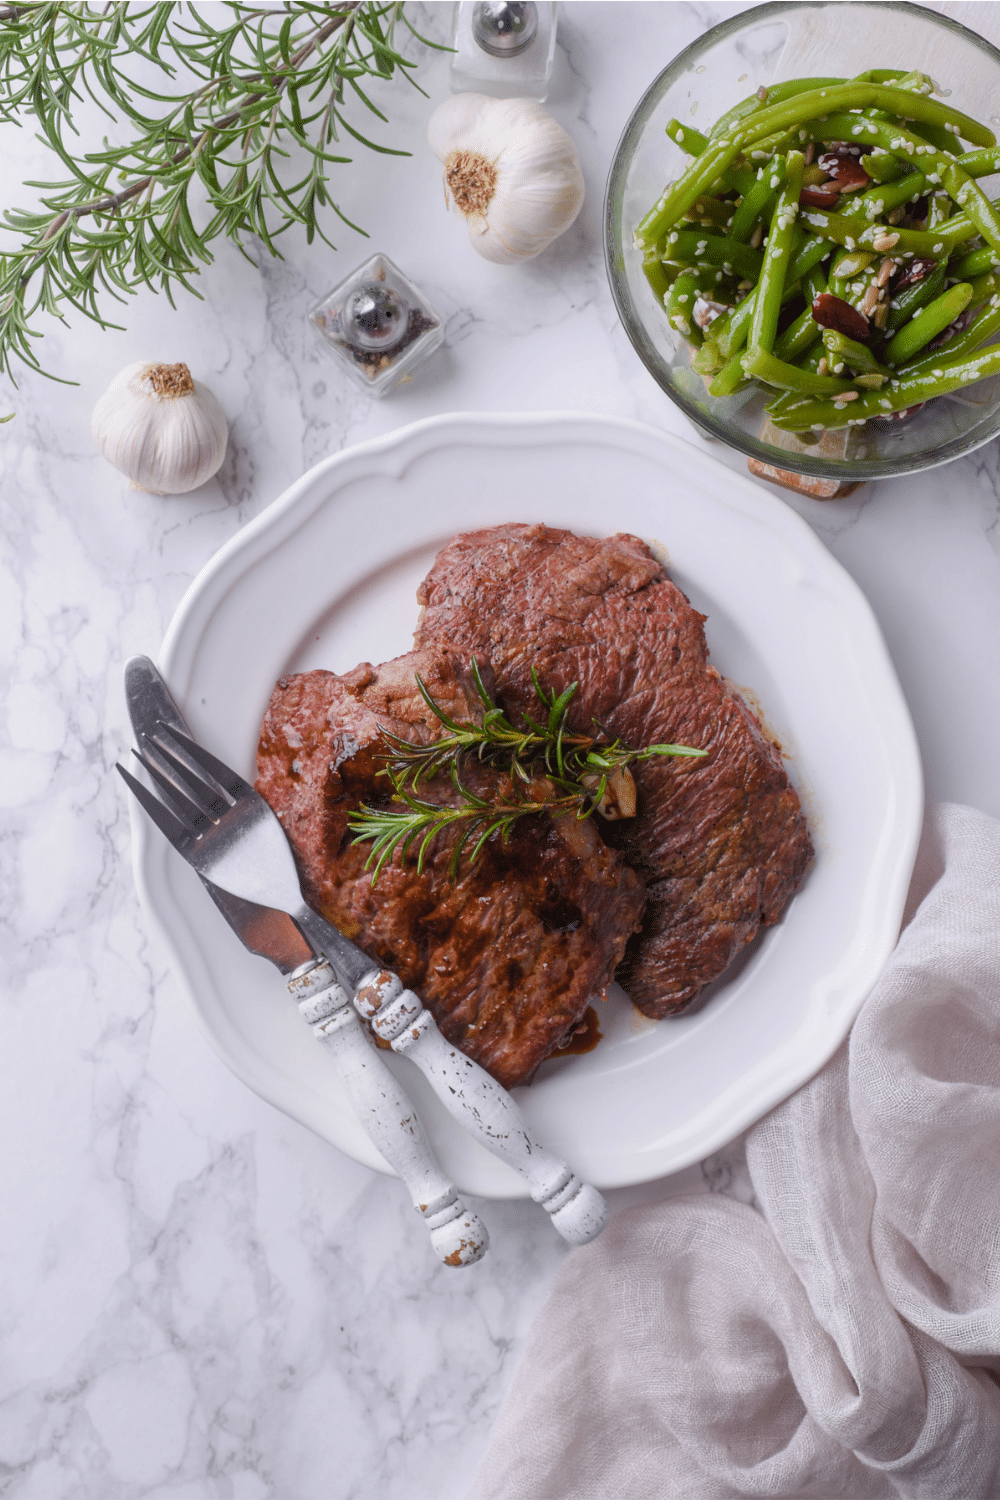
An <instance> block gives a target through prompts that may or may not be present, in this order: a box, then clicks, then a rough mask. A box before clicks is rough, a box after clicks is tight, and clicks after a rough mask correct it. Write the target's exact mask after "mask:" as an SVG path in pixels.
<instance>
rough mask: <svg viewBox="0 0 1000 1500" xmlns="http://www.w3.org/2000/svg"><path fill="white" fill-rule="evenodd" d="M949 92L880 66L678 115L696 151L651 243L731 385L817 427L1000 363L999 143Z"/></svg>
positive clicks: (677, 306) (657, 264)
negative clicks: (695, 122)
mask: <svg viewBox="0 0 1000 1500" xmlns="http://www.w3.org/2000/svg"><path fill="white" fill-rule="evenodd" d="M934 91H935V84H934V82H933V80H932V79H930V78H928V77H927V75H926V74H925V73H918V72H912V73H903V72H902V71H900V70H896V69H886V68H877V69H872V70H871V71H869V72H866V73H862V74H861V75H860V76H859V77H857V78H853V79H842V78H796V79H792V80H790V81H788V82H785V83H778V84H773V85H771V86H770V87H769V88H760V89H758V91H757V93H756V94H753V95H751V96H750V97H749V98H748V99H744V100H743V101H742V102H741V103H740V104H737V105H736V106H735V107H734V108H733V109H731V110H729V112H728V113H727V114H725V115H723V116H722V118H721V119H720V120H718V121H717V122H716V124H715V125H714V127H713V128H712V131H711V133H710V134H709V135H708V136H705V135H703V134H702V133H701V132H700V131H698V130H695V129H693V128H692V127H691V126H689V125H683V126H682V125H681V124H679V123H678V121H676V120H671V122H670V123H669V125H668V126H667V134H668V135H669V136H670V138H671V139H672V140H673V141H674V142H676V144H677V145H678V146H680V147H681V149H682V150H683V151H684V152H685V153H686V154H687V155H688V156H690V157H691V158H692V160H691V163H690V165H689V166H688V168H687V170H686V171H685V172H684V174H683V176H682V177H681V178H680V179H679V180H678V181H676V182H673V183H671V184H669V185H668V187H667V188H666V189H665V190H664V193H663V195H662V197H661V198H660V199H659V201H658V202H657V203H655V204H654V205H653V207H652V208H651V209H650V210H649V212H648V213H647V214H646V216H645V218H644V219H643V220H642V222H641V223H640V224H639V226H638V228H637V229H636V232H635V242H636V246H637V248H638V249H639V250H641V252H642V258H643V271H644V273H645V275H646V278H647V280H648V282H649V284H650V286H651V287H652V289H653V292H654V293H655V295H656V297H657V299H658V300H659V301H661V302H662V303H663V306H664V308H665V311H666V316H667V319H668V321H669V323H670V325H671V327H672V328H674V329H675V330H676V331H677V332H678V333H679V334H681V335H682V336H683V337H684V338H685V339H686V340H687V342H688V343H689V344H690V346H691V348H692V361H691V362H692V365H693V367H694V368H695V369H696V370H697V371H698V372H699V373H700V374H701V375H703V376H704V377H705V379H706V381H707V382H710V383H709V386H708V389H709V391H710V393H711V394H712V395H713V396H730V395H733V394H735V393H736V392H737V391H740V390H743V389H745V388H746V387H747V386H748V385H750V384H751V382H753V383H756V384H758V385H760V386H761V387H762V388H763V389H765V390H766V391H767V393H768V394H769V395H770V397H771V400H770V401H769V403H768V405H767V407H766V410H767V414H768V416H769V417H770V419H771V421H772V422H773V423H774V424H775V426H777V427H780V428H785V429H787V430H790V431H793V432H796V433H798V434H799V435H800V436H801V437H802V438H803V439H804V440H806V441H809V440H810V439H809V433H810V431H814V432H816V433H819V432H822V431H824V430H825V429H827V428H837V427H848V426H854V425H856V424H862V423H864V422H867V421H868V420H870V419H873V418H875V419H882V420H883V421H898V420H900V419H901V418H902V417H904V416H906V415H907V414H909V413H911V412H912V411H913V410H915V409H916V408H918V407H920V406H922V405H923V404H924V403H926V402H928V401H931V400H933V399H934V398H935V397H937V396H943V395H947V394H948V393H949V392H951V391H956V390H959V389H961V388H963V387H965V386H967V385H970V384H972V383H973V382H975V381H977V380H985V379H988V378H989V377H990V376H993V375H1000V345H997V344H994V345H992V346H990V341H991V339H993V337H994V335H995V334H996V333H997V332H998V330H1000V201H991V200H990V199H989V198H988V197H987V196H986V195H985V193H984V192H983V191H982V189H981V187H980V185H979V181H978V179H980V178H984V177H990V176H992V175H994V174H997V173H1000V148H998V147H997V142H996V137H995V136H994V134H993V132H992V131H991V130H988V129H987V128H986V127H985V126H984V125H981V124H979V122H978V121H976V120H973V119H971V118H970V117H969V116H968V115H964V114H962V113H961V112H960V111H959V110H957V109H952V108H951V107H950V105H948V104H946V103H944V102H943V101H942V100H940V99H935V98H931V97H930V96H931V94H932V93H933V92H934ZM963 143H965V145H966V146H967V147H968V148H970V149H964V148H963Z"/></svg>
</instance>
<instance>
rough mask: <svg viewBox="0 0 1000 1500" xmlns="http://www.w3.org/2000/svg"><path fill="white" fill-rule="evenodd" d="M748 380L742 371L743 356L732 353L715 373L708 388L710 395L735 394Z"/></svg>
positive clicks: (747, 383)
mask: <svg viewBox="0 0 1000 1500" xmlns="http://www.w3.org/2000/svg"><path fill="white" fill-rule="evenodd" d="M749 384H750V382H749V380H748V379H747V377H746V376H745V375H744V373H743V356H742V354H734V355H733V357H732V359H730V360H729V361H728V362H727V363H726V364H724V365H723V367H722V369H721V370H720V371H719V373H718V375H716V377H715V379H714V380H713V381H712V384H711V385H710V386H709V388H708V394H709V395H710V396H735V394H736V392H737V391H741V390H742V389H743V387H744V386H746V385H749Z"/></svg>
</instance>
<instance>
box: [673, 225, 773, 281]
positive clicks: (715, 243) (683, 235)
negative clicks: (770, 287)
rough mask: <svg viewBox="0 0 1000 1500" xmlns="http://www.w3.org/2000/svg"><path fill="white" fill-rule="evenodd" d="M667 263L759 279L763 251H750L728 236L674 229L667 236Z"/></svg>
mask: <svg viewBox="0 0 1000 1500" xmlns="http://www.w3.org/2000/svg"><path fill="white" fill-rule="evenodd" d="M663 258H664V260H679V261H696V262H697V263H698V264H699V265H709V266H719V267H721V268H722V269H723V270H724V271H725V270H726V269H727V268H732V270H734V271H736V272H738V273H739V275H740V276H746V277H757V276H759V275H760V268H761V265H762V264H763V260H764V256H763V253H762V252H761V251H760V250H751V249H750V246H749V245H741V244H740V242H739V240H733V239H730V238H729V236H728V235H721V234H720V235H706V234H702V233H701V231H700V230H698V229H672V230H671V231H670V233H669V234H668V236H667V245H666V251H665V254H664V257H663Z"/></svg>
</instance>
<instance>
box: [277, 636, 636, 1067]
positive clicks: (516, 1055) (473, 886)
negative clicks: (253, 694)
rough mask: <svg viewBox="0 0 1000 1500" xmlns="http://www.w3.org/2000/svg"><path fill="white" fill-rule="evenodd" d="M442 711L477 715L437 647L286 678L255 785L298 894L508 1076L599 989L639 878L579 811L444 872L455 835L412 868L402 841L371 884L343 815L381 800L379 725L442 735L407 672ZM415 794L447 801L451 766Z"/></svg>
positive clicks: (413, 734)
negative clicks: (294, 870) (298, 882)
mask: <svg viewBox="0 0 1000 1500" xmlns="http://www.w3.org/2000/svg"><path fill="white" fill-rule="evenodd" d="M417 672H419V674H420V676H421V677H422V679H423V680H424V682H425V683H426V684H427V687H428V689H429V691H430V693H431V694H432V696H433V697H434V698H435V700H436V701H437V702H438V704H439V705H440V706H441V708H442V709H444V710H445V711H446V712H447V713H448V714H450V715H451V716H452V717H453V718H457V719H465V720H468V719H470V718H473V717H477V715H476V713H475V709H474V707H473V705H474V703H475V699H474V697H473V696H472V695H471V693H469V694H468V695H467V693H466V689H465V687H463V684H462V682H461V681H460V680H459V677H460V675H461V674H460V672H459V673H458V674H456V669H455V666H454V665H453V664H452V663H451V662H450V661H449V659H448V656H447V654H446V653H444V654H439V653H433V652H420V653H413V654H411V655H409V656H402V657H399V658H397V660H395V661H391V662H387V663H385V664H384V665H383V666H379V667H373V666H371V665H370V664H369V663H367V662H365V663H363V664H362V665H361V666H359V667H357V668H355V670H354V671H353V672H349V673H348V674H347V675H346V676H343V677H338V676H336V675H335V674H334V673H332V672H305V673H302V674H300V675H298V676H294V677H283V678H281V680H280V681H279V682H278V684H277V686H276V688H275V690H274V694H273V696H272V698H271V702H270V705H269V707H268V710H267V714H266V716H265V718H264V723H263V727H262V731H261V739H260V746H259V749H258V752H257V789H258V791H260V792H261V793H262V794H263V796H264V797H265V798H266V799H267V801H268V802H269V803H270V805H271V806H272V807H273V808H274V810H275V812H276V813H277V814H278V817H279V818H280V819H281V821H282V824H283V825H284V827H285V830H286V832H287V833H288V836H289V838H290V840H291V843H292V847H293V849H294V851H295V856H296V861H297V863H298V866H299V872H300V875H301V877H302V885H303V890H304V892H305V895H306V899H307V900H308V901H309V902H310V904H311V905H312V906H314V907H315V908H316V909H317V910H318V911H320V912H322V914H323V915H324V916H325V917H326V918H327V920H328V921H330V922H332V923H333V924H334V925H335V926H336V927H338V928H339V929H340V931H341V932H343V933H344V934H345V935H346V936H347V937H349V938H352V939H353V940H354V941H355V942H356V943H358V944H359V945H360V946H361V947H362V948H363V949H364V950H365V952H366V953H369V954H370V955H371V957H372V958H373V959H374V960H376V961H377V962H378V963H380V964H385V965H387V966H388V967H390V968H392V969H395V971H396V972H397V973H398V974H399V975H400V977H401V978H402V980H403V982H404V983H405V984H407V985H409V986H410V987H411V988H412V989H414V990H415V991H416V992H417V993H418V994H419V995H420V996H421V998H422V999H423V1000H424V1002H425V1004H426V1005H427V1006H428V1007H429V1009H430V1010H431V1012H432V1013H433V1015H434V1017H435V1019H436V1021H437V1023H438V1025H439V1026H440V1028H441V1030H442V1032H443V1033H444V1035H445V1036H446V1037H447V1038H448V1040H449V1041H450V1042H452V1043H453V1044H454V1045H455V1046H457V1047H460V1048H461V1050H462V1051H463V1052H465V1053H467V1054H468V1055H469V1056H470V1057H473V1058H475V1060H476V1061H477V1062H479V1063H481V1064H482V1066H483V1067H484V1068H486V1069H487V1071H488V1072H490V1073H492V1074H493V1076H494V1078H496V1079H497V1080H498V1081H499V1082H500V1083H502V1084H504V1085H505V1086H506V1087H508V1088H510V1087H512V1086H513V1085H514V1084H516V1083H524V1082H525V1081H526V1080H527V1079H528V1078H530V1077H531V1075H532V1073H534V1071H535V1069H536V1068H537V1067H538V1064H539V1063H540V1062H541V1061H542V1060H543V1058H546V1057H548V1056H549V1054H550V1053H551V1052H553V1051H554V1050H555V1049H556V1048H557V1047H558V1045H559V1044H560V1042H562V1041H564V1040H566V1039H568V1037H569V1035H570V1034H571V1033H572V1032H573V1030H574V1029H575V1028H576V1027H577V1026H578V1025H579V1024H580V1023H581V1021H582V1018H583V1014H584V1012H585V1010H586V1008H587V1004H588V1001H589V1000H590V999H591V997H593V996H594V995H603V994H604V992H605V990H606V989H607V986H608V984H609V983H610V981H611V978H612V976H613V974H614V971H615V967H616V965H617V964H618V962H619V961H620V959H621V957H622V954H623V952H624V949H625V943H626V941H627V939H628V937H629V936H630V934H631V933H632V932H633V931H634V929H635V928H636V926H637V924H638V922H639V918H640V915H641V912H642V908H643V905H644V902H645V892H644V890H643V886H642V882H641V881H640V880H639V879H638V877H637V876H636V875H635V874H634V873H633V871H632V870H630V869H629V868H628V866H627V865H626V863H625V861H624V859H623V857H622V855H621V854H620V853H619V852H618V851H617V850H614V849H611V848H608V847H607V846H606V845H605V844H604V843H603V842H602V840H601V838H600V835H599V834H598V833H597V831H596V829H595V828H594V827H593V825H592V823H591V822H590V821H585V822H578V821H577V819H576V818H574V817H561V818H552V817H549V816H547V815H544V816H532V817H524V818H521V819H520V820H519V821H518V822H517V823H516V824H515V825H514V828H513V832H512V834H511V837H510V839H509V842H508V843H506V844H505V843H504V842H503V841H502V840H501V838H500V837H499V835H494V836H492V837H491V838H490V839H489V841H488V842H487V844H486V845H485V846H484V848H483V850H482V852H481V854H480V855H479V858H478V859H477V860H476V862H475V863H474V864H472V865H471V866H470V864H469V860H468V858H463V860H462V864H461V869H460V876H459V879H458V880H457V881H456V882H455V883H453V882H452V881H451V879H450V876H449V870H448V863H449V860H450V858H451V853H452V849H453V847H454V842H455V839H456V837H457V836H458V835H457V834H456V833H454V832H447V833H443V834H440V835H439V836H438V837H437V838H436V839H435V840H434V842H433V843H432V844H431V845H430V847H429V849H428V856H427V859H426V861H425V864H424V869H423V873H422V874H420V875H418V874H417V873H416V857H415V853H413V852H411V854H410V856H409V858H408V859H407V861H406V863H405V865H403V864H401V863H400V858H399V854H398V852H397V853H396V855H395V857H394V860H393V863H392V864H391V865H387V866H386V867H385V868H384V869H383V871H382V873H381V875H380V876H379V878H378V883H377V885H376V886H375V888H374V889H373V888H372V880H371V876H370V875H369V874H366V873H365V869H364V865H365V861H366V860H367V858H368V856H369V854H370V852H371V846H370V845H368V844H362V845H352V843H351V832H350V830H349V828H348V826H347V817H348V814H349V813H351V812H353V811H355V810H356V809H357V808H358V807H359V806H360V805H361V803H362V802H367V803H370V804H376V803H379V802H384V801H385V800H386V799H387V796H388V794H389V791H390V788H389V786H388V783H387V780H386V778H385V777H384V776H382V777H380V776H379V774H378V773H379V771H380V769H381V768H382V766H383V765H384V760H383V759H382V758H381V757H380V753H379V752H380V750H382V749H383V748H384V743H383V741H382V740H381V739H380V737H379V726H380V725H381V726H383V727H384V728H385V729H387V730H389V731H391V732H392V733H393V734H396V735H399V736H400V737H402V738H405V739H411V740H415V741H418V742H422V743H426V742H427V741H429V740H433V739H437V738H439V736H440V733H441V726H440V724H439V722H438V720H437V719H436V718H435V717H434V715H433V714H432V713H431V711H430V710H429V709H428V707H427V706H426V704H425V703H424V701H423V699H422V698H421V697H420V695H419V693H418V691H417V686H416V681H415V675H414V674H415V673H417ZM463 780H464V781H465V783H466V784H467V785H468V786H469V787H470V788H471V789H472V790H474V791H475V792H476V793H477V794H478V795H480V796H484V797H491V798H496V797H497V796H503V795H504V793H505V792H506V794H507V795H510V778H509V776H507V775H506V774H504V773H501V772H498V771H495V770H493V769H491V768H489V767H484V766H480V765H479V764H478V763H477V762H472V763H471V764H468V765H467V766H466V767H465V768H464V770H463ZM420 795H421V797H424V798H426V799H427V800H428V801H437V802H442V803H444V802H448V803H455V802H456V801H457V799H458V794H457V792H456V791H455V790H454V789H453V787H452V785H451V782H450V780H449V779H448V778H447V777H443V776H441V777H437V778H435V779H434V780H432V781H425V782H423V783H421V788H420Z"/></svg>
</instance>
